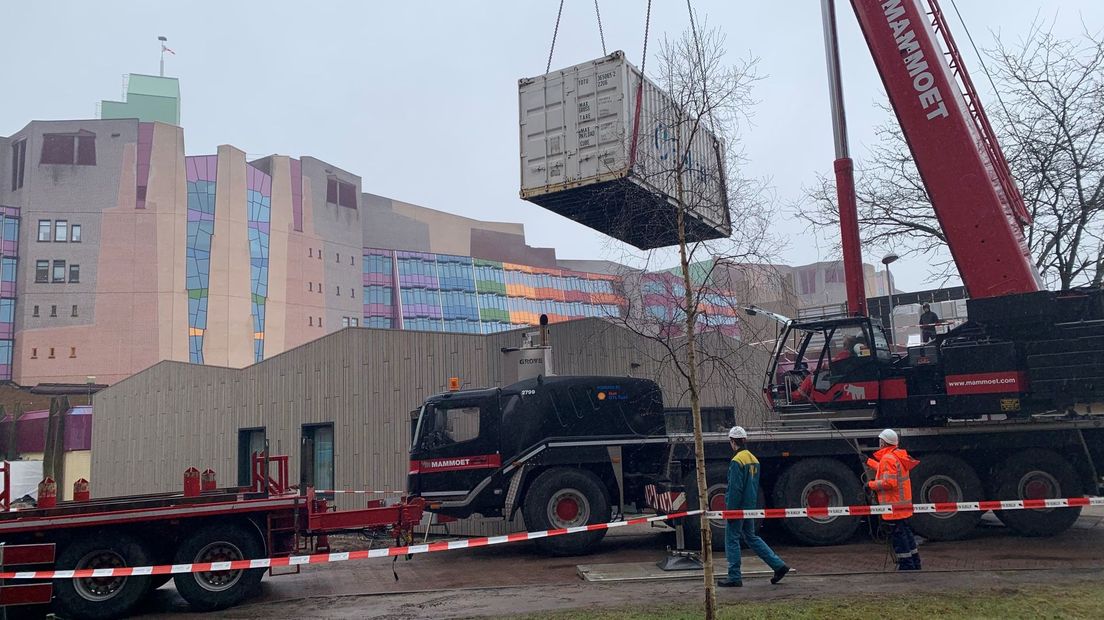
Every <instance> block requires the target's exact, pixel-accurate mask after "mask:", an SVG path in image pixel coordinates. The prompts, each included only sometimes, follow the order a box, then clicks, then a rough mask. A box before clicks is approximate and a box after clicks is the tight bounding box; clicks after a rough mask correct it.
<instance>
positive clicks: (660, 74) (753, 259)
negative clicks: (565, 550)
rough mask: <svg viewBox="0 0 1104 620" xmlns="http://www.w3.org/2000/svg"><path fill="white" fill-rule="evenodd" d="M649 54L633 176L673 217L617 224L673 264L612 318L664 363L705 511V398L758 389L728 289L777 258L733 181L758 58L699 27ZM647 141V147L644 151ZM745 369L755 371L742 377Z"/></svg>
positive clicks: (767, 206)
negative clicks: (651, 93) (725, 222)
mask: <svg viewBox="0 0 1104 620" xmlns="http://www.w3.org/2000/svg"><path fill="white" fill-rule="evenodd" d="M656 58H657V60H658V62H657V64H658V65H659V68H658V69H657V70H656V71H655V74H654V76H655V78H656V82H657V83H658V84H659V86H660V87H661V88H662V89H663V91H664V92H665V94H666V97H665V98H662V100H661V101H660V102H659V103H655V104H654V106H653V107H652V108H651V109H650V110H649V111H647V113H646V114H644V115H643V117H644V120H643V121H641V122H642V124H648V126H646V127H645V126H642V127H641V128H640V130H641V131H640V134H641V135H640V136H639V137H638V146H640V148H639V159H638V160H637V162H636V163H637V166H636V168H635V169H634V174H635V175H636V176H637V177H638V178H639V179H640V180H641V181H643V182H644V183H645V184H646V185H650V186H652V187H656V188H661V189H662V191H664V193H666V194H667V195H668V196H669V200H668V203H669V204H670V205H671V206H673V208H674V217H673V218H667V221H666V222H664V218H653V219H652V220H650V221H649V222H646V223H642V222H641V220H640V219H639V218H626V219H625V221H624V222H623V224H624V225H625V226H634V227H639V226H642V225H649V226H653V227H655V229H654V230H655V234H657V235H661V236H662V235H666V236H667V237H669V236H670V227H672V226H673V227H674V229H675V231H676V232H677V241H678V245H677V251H676V252H675V256H677V261H678V262H677V264H678V267H676V268H673V269H670V270H667V271H666V272H662V273H655V272H653V273H644V274H637V275H636V277H639V278H641V282H639V285H640V286H639V289H640V290H641V291H642V293H641V295H640V297H639V298H638V299H633V300H630V302H629V304H630V308H629V309H628V311H627V312H626V313H625V315H624V316H623V317H622V318H620V319H618V321H619V322H620V323H622V324H623V325H624V326H625V327H627V328H628V329H630V330H632V331H634V332H636V333H638V334H641V335H643V336H645V337H647V338H648V339H649V340H650V341H651V342H654V343H658V344H659V346H658V347H653V348H652V351H658V355H659V356H660V357H661V358H662V359H660V360H651V361H652V362H655V363H659V364H662V365H665V366H666V367H667V368H669V369H671V370H672V371H673V373H674V375H675V376H676V377H677V378H678V379H679V381H680V383H681V384H682V385H683V386H684V388H685V389H684V392H683V394H679V395H668V400H670V398H671V396H675V397H676V398H678V400H679V401H682V399H685V401H686V402H688V404H689V406H690V410H691V417H692V419H693V430H694V447H695V451H694V453H695V465H694V470H695V482H696V487H697V496H698V497H699V498H701V501H700V503H701V506H702V507H703V508H706V507H708V504H707V498H708V495H707V491H708V486H709V483H710V482H717V481H713V480H708V479H707V475H706V466H705V458H704V447H703V438H702V432H703V429H702V416H701V407H702V400H703V394H704V393H706V392H708V393H709V395H714V396H717V395H722V396H720V398H725V399H726V400H727V402H740V403H749V402H756V403H757V404H756V406H759V407H761V405H759V404H758V402H759V400H758V399H748V398H746V397H745V396H746V395H748V394H752V393H754V392H757V391H758V389H759V386H752V385H750V382H748V381H747V380H746V379H747V377H749V376H754V377H755V378H756V380H757V379H758V377H759V376H760V373H761V372H762V368H763V365H764V364H765V352H764V350H763V349H762V348H760V349H754V348H752V347H748V346H746V345H745V344H743V343H742V342H741V341H740V340H738V339H737V338H736V337H737V336H740V337H743V338H746V337H747V335H748V334H746V333H741V332H742V331H744V332H746V331H747V328H746V326H745V324H744V322H743V321H742V320H741V318H740V317H741V316H742V313H741V312H740V311H739V308H738V307H737V301H738V300H735V299H733V295H732V294H731V292H732V289H733V288H735V287H736V286H737V284H738V283H739V282H745V283H746V282H750V281H752V280H753V279H754V280H755V282H756V283H759V282H760V281H762V280H763V279H764V278H763V276H762V274H761V273H758V272H757V270H759V269H761V265H762V264H763V263H765V262H769V258H770V257H771V256H773V255H775V254H776V253H777V251H778V249H779V240H778V239H777V238H775V237H773V236H772V235H770V234H769V232H768V231H769V227H770V222H771V207H772V204H773V196H772V194H771V193H770V192H769V191H768V189H767V188H766V186H765V185H764V184H763V183H761V182H758V181H755V180H752V179H746V178H742V177H741V176H740V175H739V174H738V172H739V166H740V164H741V163H742V161H743V157H742V153H741V152H740V150H739V149H738V148H736V146H737V145H738V144H739V131H738V130H739V128H740V126H741V123H742V122H743V121H745V120H746V119H747V115H748V113H749V110H750V109H751V108H752V107H753V106H754V104H755V101H754V99H753V98H752V94H751V93H752V87H753V85H754V84H755V82H756V81H757V80H758V79H759V78H758V76H757V75H756V64H757V59H754V58H749V59H746V60H742V61H739V62H737V63H736V64H729V63H728V62H727V61H726V58H725V37H724V35H723V34H722V33H721V32H720V31H719V30H716V29H711V28H708V27H704V26H703V28H702V29H701V30H700V31H699V30H698V29H696V28H694V27H693V24H692V27H691V29H690V30H689V31H687V32H684V33H682V34H681V36H679V37H677V38H674V39H667V38H665V39H664V40H663V41H662V42H661V44H660V50H659V53H658V54H657V56H656ZM714 137H715V138H716V139H715V140H714ZM646 140H648V141H653V144H652V145H646V144H644V141H646ZM703 142H704V143H705V144H708V145H710V149H709V151H708V152H709V153H710V156H708V157H702V156H701V154H702V153H703V149H702V146H701V145H702V143H703ZM645 146H648V148H645ZM703 213H704V214H708V215H709V216H710V218H711V219H714V220H718V219H721V218H722V216H723V215H724V214H726V213H727V214H729V216H730V217H731V221H732V222H734V223H735V224H736V225H735V226H734V227H733V228H734V230H733V233H732V235H731V237H728V238H725V239H718V240H710V241H702V240H700V235H698V234H697V232H696V231H697V230H700V229H698V228H697V227H696V226H697V225H696V223H695V220H696V218H697V216H698V215H700V214H703ZM661 227H666V229H664V230H661V229H660V228H661ZM637 230H640V229H639V228H637ZM672 258H674V257H673V256H672V252H671V251H665V250H657V251H653V252H651V253H649V254H648V255H647V256H646V257H644V259H643V262H644V265H645V271H648V270H649V267H653V266H654V265H656V264H657V263H663V262H665V260H670V259H672ZM653 271H654V270H653ZM753 271H756V273H755V274H752V272H753ZM748 289H749V290H750V287H748ZM755 339H756V340H762V338H759V337H758V336H756V337H755ZM753 367H754V372H749V369H750V368H753ZM721 482H723V480H722V481H721ZM700 521H701V527H700V543H701V549H702V563H703V565H704V568H705V571H704V572H705V610H706V617H707V618H712V617H714V613H715V605H716V592H715V586H716V583H715V581H714V576H713V575H714V564H713V555H712V545H713V540H712V537H713V532H712V530H711V528H710V526H709V521H708V520H707V519H701V520H700Z"/></svg>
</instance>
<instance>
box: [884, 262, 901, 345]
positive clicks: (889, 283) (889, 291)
mask: <svg viewBox="0 0 1104 620" xmlns="http://www.w3.org/2000/svg"><path fill="white" fill-rule="evenodd" d="M898 258H901V257H900V256H897V253H896V252H894V251H893V250H890V251H889V253H888V254H886V255H885V256H883V257H882V264H883V265H885V268H886V270H885V271H886V295H887V296H888V298H889V344H890V345H891V346H893V345H896V344H897V338H896V334H894V333H893V277H892V276H890V273H889V264H890V263H893V262H896V261H897V259H898Z"/></svg>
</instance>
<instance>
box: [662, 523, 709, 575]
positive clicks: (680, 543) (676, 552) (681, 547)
mask: <svg viewBox="0 0 1104 620" xmlns="http://www.w3.org/2000/svg"><path fill="white" fill-rule="evenodd" d="M656 566H657V567H659V569H660V570H663V571H674V570H702V563H701V558H700V557H699V556H698V553H697V552H695V551H687V550H686V538H685V537H684V535H683V533H682V527H681V526H680V525H676V526H675V548H674V549H672V548H670V547H667V555H666V556H665V557H664V558H663V559H661V560H659V561H658V562H656Z"/></svg>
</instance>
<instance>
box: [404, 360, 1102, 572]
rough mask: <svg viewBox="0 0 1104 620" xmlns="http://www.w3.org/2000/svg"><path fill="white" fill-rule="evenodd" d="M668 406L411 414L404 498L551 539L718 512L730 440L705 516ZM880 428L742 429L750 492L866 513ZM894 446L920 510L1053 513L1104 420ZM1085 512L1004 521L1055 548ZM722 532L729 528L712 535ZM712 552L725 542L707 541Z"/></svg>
mask: <svg viewBox="0 0 1104 620" xmlns="http://www.w3.org/2000/svg"><path fill="white" fill-rule="evenodd" d="M669 427H670V428H675V427H678V428H679V429H680V430H681V429H682V428H685V425H684V424H677V425H675V424H671V419H670V418H669V416H668V415H666V410H664V408H663V402H662V392H661V391H660V389H659V386H658V385H656V384H655V383H654V382H652V381H649V380H645V379H639V378H629V377H547V378H539V379H534V380H527V381H523V382H520V383H517V384H514V385H511V386H508V387H504V388H492V389H483V390H464V391H457V392H451V393H446V394H441V395H437V396H434V397H431V398H430V399H428V400H427V401H426V403H425V404H424V405H423V406H422V408H421V410H420V412H419V422H418V427H417V431H416V435H415V440H414V444H413V447H412V450H411V463H410V477H409V483H408V489H409V490H410V492H411V493H414V494H417V495H419V496H421V497H423V498H425V500H426V502H427V510H430V511H431V512H435V513H440V514H444V515H448V516H451V517H456V518H467V517H470V516H472V515H482V516H484V517H502V518H505V519H512V518H513V517H514V516H515V515H516V514H517V513H518V512H520V513H521V514H522V515H523V517H524V519H525V525H526V529H528V530H530V531H533V530H544V529H552V528H561V527H574V526H579V525H586V524H593V523H599V522H603V521H607V520H609V519H611V518H614V517H616V516H619V515H628V514H633V513H637V514H639V513H647V512H658V513H675V512H680V511H684V510H694V509H697V508H703V507H704V508H709V509H714V510H716V509H723V508H724V492H725V488H726V484H727V470H728V464H729V461H730V459H731V458H732V452H731V449H730V447H729V442H728V438H727V435H726V434H725V433H722V432H708V433H705V434H704V439H705V467H706V480H707V490H706V495H707V497H706V500H705V501H704V502H700V501H699V498H698V493H697V485H696V481H695V480H696V477H695V476H696V475H695V466H694V462H695V460H694V449H693V446H694V442H693V435H691V434H689V433H685V432H671V431H669V430H668V428H669ZM880 430H881V428H880V427H870V428H862V429H838V428H835V427H833V426H831V425H830V424H827V423H825V424H823V425H820V426H816V427H812V426H806V427H801V428H793V427H781V426H780V427H778V428H770V429H767V428H764V429H758V430H754V429H753V430H751V431H750V433H749V446H750V447H751V450H752V451H753V452H754V453H755V454H756V456H757V457H758V458H759V461H760V463H761V464H762V469H761V474H760V484H761V485H762V490H761V493H760V494H759V496H760V498H762V501H763V502H764V503H765V505H766V506H767V507H773V508H799V507H809V506H812V507H824V506H849V505H858V504H866V503H868V501H867V498H866V496H865V491H864V485H863V480H864V476H865V475H866V473H865V463H866V459H867V458H868V457H869V456H870V454H871V453H873V452H874V451H875V450H876V449H877V447H878V442H877V436H878V433H879V432H880ZM898 433H899V435H900V436H901V441H902V445H903V446H904V447H905V448H907V449H908V450H909V453H910V454H913V455H914V456H916V457H917V458H918V459H919V460H920V465H919V466H918V467H917V468H916V469H915V470H913V471H912V473H911V478H912V486H913V499H914V501H915V502H916V503H928V502H972V501H978V500H1017V499H1053V498H1064V497H1076V496H1082V495H1087V494H1096V493H1098V492H1099V491H1100V489H1101V485H1102V483H1104V480H1102V479H1101V472H1102V471H1104V417H1100V416H1097V417H1087V416H1082V417H1072V418H1066V417H1062V418H1056V417H1047V416H1035V417H1030V418H1021V419H999V417H991V418H986V419H976V420H970V421H955V420H946V421H944V423H943V424H942V425H938V426H926V427H907V426H906V427H903V428H900V427H898ZM1079 512H1080V509H1079V508H1063V509H1048V510H1017V511H1005V512H998V513H997V516H998V517H999V518H1000V519H1001V520H1002V521H1003V522H1004V523H1006V524H1007V525H1008V526H1009V527H1011V528H1012V529H1014V530H1015V531H1017V532H1019V533H1021V534H1024V535H1029V536H1044V535H1053V534H1057V533H1059V532H1061V531H1064V530H1065V529H1067V528H1068V527H1069V526H1070V525H1072V523H1073V522H1074V521H1075V520H1076V519H1077V516H1078V514H1079ZM979 518H980V513H976V512H962V513H952V514H925V515H916V516H915V517H914V525H915V529H916V530H917V532H918V533H920V534H921V535H922V536H925V537H927V538H930V539H936V540H953V539H958V538H962V537H965V536H968V535H969V534H970V533H971V532H972V531H973V529H974V526H975V525H976V524H977V520H978V519H979ZM861 520H862V518H861V517H828V518H801V519H785V520H784V521H783V523H782V527H784V528H785V529H786V530H787V531H788V532H789V533H790V534H791V535H792V536H793V537H794V538H796V539H797V540H798V541H800V542H802V543H806V544H812V545H830V544H840V543H843V542H846V541H848V540H849V539H850V538H851V537H852V536H853V535H854V534H855V532H856V530H857V529H858V527H859V525H860V523H861ZM699 523H700V521H699V520H698V518H697V517H693V518H683V519H682V520H681V523H680V524H679V527H681V528H682V530H683V532H684V533H685V540H686V543H687V544H688V545H694V544H695V543H698V542H699V541H700V537H699V535H698V532H699V529H698V528H699ZM715 526H716V527H718V528H721V527H723V522H720V521H717V522H715ZM603 535H604V531H601V530H600V531H594V532H586V533H581V534H573V535H571V536H559V537H553V538H545V539H540V540H538V541H537V544H538V546H539V547H541V548H542V549H544V550H545V551H548V552H551V553H554V554H563V555H568V554H578V553H585V552H588V551H591V550H593V549H594V547H595V545H597V543H598V542H599V541H600V540H601V538H602V536H603ZM713 540H714V541H716V542H718V543H719V542H720V541H723V540H724V539H723V536H714V537H713Z"/></svg>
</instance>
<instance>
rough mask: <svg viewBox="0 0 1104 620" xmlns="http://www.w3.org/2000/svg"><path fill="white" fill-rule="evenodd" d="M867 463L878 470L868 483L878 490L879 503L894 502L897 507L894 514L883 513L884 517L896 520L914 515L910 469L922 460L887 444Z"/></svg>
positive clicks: (888, 519) (887, 519)
mask: <svg viewBox="0 0 1104 620" xmlns="http://www.w3.org/2000/svg"><path fill="white" fill-rule="evenodd" d="M866 464H867V465H868V466H870V468H871V469H873V470H874V471H875V472H876V474H875V476H874V479H873V480H871V481H870V482H867V483H866V484H867V486H869V487H870V488H871V489H873V490H874V491H876V492H877V494H878V503H879V504H892V505H893V506H894V507H895V508H897V510H895V511H894V512H893V513H892V514H884V515H882V518H883V519H885V520H886V521H895V520H897V519H907V518H909V517H910V516H912V482H911V481H910V480H909V470H910V469H912V468H913V467H916V466H917V465H919V464H920V461H917V460H916V459H914V458H912V457H911V456H909V455H908V452H905V451H904V450H902V449H900V448H898V447H897V446H886V447H884V448H882V449H881V450H878V451H877V452H875V453H874V458H872V459H867V460H866Z"/></svg>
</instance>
